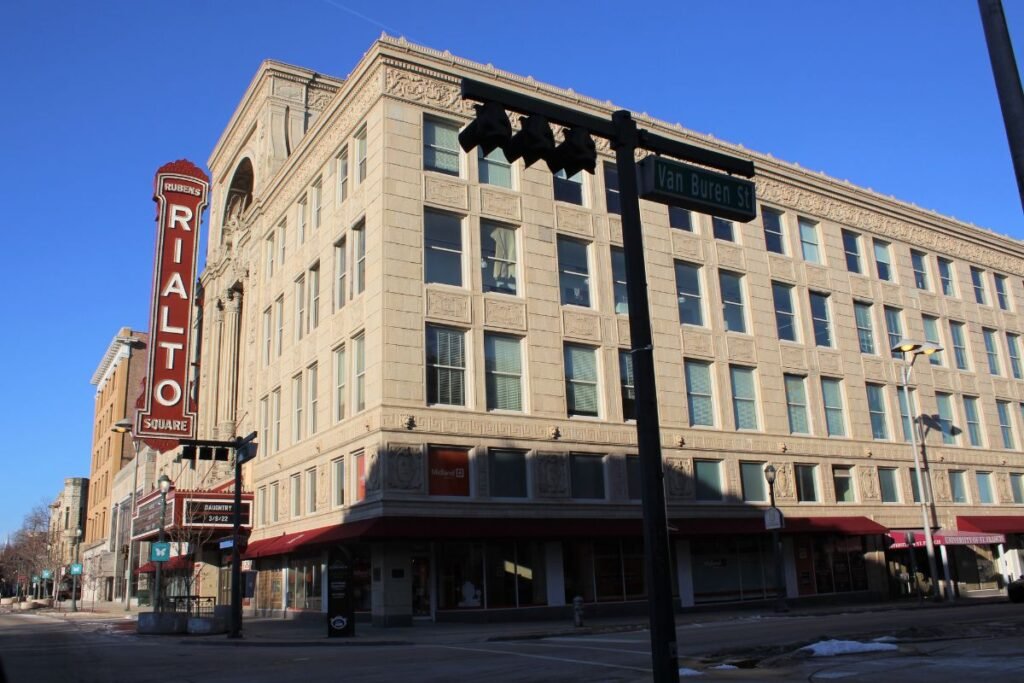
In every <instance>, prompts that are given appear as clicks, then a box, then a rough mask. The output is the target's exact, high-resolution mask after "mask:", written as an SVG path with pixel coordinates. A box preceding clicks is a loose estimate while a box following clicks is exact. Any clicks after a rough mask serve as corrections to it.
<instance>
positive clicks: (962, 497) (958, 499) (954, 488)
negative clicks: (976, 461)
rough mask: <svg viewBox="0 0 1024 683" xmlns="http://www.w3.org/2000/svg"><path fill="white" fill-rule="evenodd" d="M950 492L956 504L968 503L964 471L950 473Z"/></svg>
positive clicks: (951, 471)
mask: <svg viewBox="0 0 1024 683" xmlns="http://www.w3.org/2000/svg"><path fill="white" fill-rule="evenodd" d="M949 490H950V493H951V494H952V496H953V502H954V503H966V502H967V482H966V480H965V479H964V472H963V470H950V471H949Z"/></svg>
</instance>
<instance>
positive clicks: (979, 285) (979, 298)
mask: <svg viewBox="0 0 1024 683" xmlns="http://www.w3.org/2000/svg"><path fill="white" fill-rule="evenodd" d="M971 286H972V287H973V288H974V300H975V301H976V302H977V303H979V304H982V305H986V304H988V296H987V295H986V294H985V271H983V270H982V269H981V268H975V267H974V266H971Z"/></svg>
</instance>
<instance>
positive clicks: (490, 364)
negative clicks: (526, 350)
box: [484, 334, 523, 410]
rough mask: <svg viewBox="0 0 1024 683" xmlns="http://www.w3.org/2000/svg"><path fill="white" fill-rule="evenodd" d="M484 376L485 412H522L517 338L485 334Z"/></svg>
mask: <svg viewBox="0 0 1024 683" xmlns="http://www.w3.org/2000/svg"><path fill="white" fill-rule="evenodd" d="M484 355H485V363H486V374H487V409H488V410H522V409H523V391H522V372H523V371H522V358H521V355H520V343H519V339H518V338H516V337H507V336H505V335H499V334H488V335H486V336H485V337H484Z"/></svg>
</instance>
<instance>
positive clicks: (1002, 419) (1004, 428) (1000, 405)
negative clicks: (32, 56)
mask: <svg viewBox="0 0 1024 683" xmlns="http://www.w3.org/2000/svg"><path fill="white" fill-rule="evenodd" d="M996 414H997V415H998V416H999V434H1000V435H1001V436H1002V437H1003V448H1006V449H1007V450H1012V449H1013V448H1014V445H1013V444H1014V439H1013V423H1012V422H1010V402H1009V401H996Z"/></svg>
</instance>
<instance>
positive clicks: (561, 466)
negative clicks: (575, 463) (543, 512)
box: [532, 453, 569, 498]
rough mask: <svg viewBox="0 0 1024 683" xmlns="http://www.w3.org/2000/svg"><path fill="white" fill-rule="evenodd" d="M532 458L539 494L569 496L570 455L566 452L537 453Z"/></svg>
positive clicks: (535, 484) (535, 482) (545, 496)
mask: <svg viewBox="0 0 1024 683" xmlns="http://www.w3.org/2000/svg"><path fill="white" fill-rule="evenodd" d="M532 460H533V467H534V470H533V471H534V475H535V478H534V486H535V487H536V489H537V496H538V497H540V498H568V497H569V456H568V455H567V454H564V453H537V455H535V456H534V457H533V459H532Z"/></svg>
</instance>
